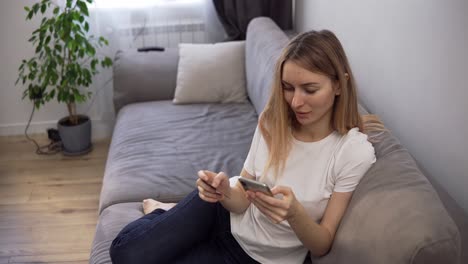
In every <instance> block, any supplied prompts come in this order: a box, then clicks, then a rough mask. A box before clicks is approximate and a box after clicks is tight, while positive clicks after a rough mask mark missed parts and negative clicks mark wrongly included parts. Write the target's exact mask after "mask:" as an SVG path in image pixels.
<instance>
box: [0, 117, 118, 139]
mask: <svg viewBox="0 0 468 264" xmlns="http://www.w3.org/2000/svg"><path fill="white" fill-rule="evenodd" d="M26 125H27V123H14V124H3V125H1V124H0V136H14V135H24V129H25V128H26ZM91 127H92V132H91V135H92V140H99V139H104V138H110V137H111V136H112V131H113V129H114V120H100V119H91ZM48 128H57V121H39V122H31V124H30V125H29V128H28V134H42V133H44V134H45V133H47V132H46V131H47V129H48Z"/></svg>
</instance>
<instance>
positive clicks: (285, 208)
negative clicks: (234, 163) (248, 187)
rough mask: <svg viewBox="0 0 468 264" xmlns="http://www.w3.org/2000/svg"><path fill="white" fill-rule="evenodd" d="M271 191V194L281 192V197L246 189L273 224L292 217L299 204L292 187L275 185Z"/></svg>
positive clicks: (250, 197) (253, 201)
mask: <svg viewBox="0 0 468 264" xmlns="http://www.w3.org/2000/svg"><path fill="white" fill-rule="evenodd" d="M271 192H272V193H273V195H277V194H282V195H283V197H282V198H281V199H280V198H276V197H271V196H268V195H266V194H263V193H261V192H252V191H247V196H248V199H249V200H250V201H251V202H252V203H253V204H254V205H255V206H256V207H257V208H258V209H259V210H260V211H261V212H262V213H263V214H264V215H266V216H267V217H268V218H270V220H271V221H273V223H275V224H279V223H281V222H282V221H284V220H289V219H290V218H292V217H294V216H295V214H296V212H297V210H298V208H299V206H300V205H301V204H300V203H299V201H298V200H297V199H296V196H295V195H294V192H293V191H292V189H291V188H289V187H286V186H275V187H273V188H272V189H271Z"/></svg>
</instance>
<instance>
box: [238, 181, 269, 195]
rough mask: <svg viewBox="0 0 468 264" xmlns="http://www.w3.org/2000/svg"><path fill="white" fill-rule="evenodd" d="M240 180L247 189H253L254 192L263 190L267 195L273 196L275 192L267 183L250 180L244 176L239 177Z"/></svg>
mask: <svg viewBox="0 0 468 264" xmlns="http://www.w3.org/2000/svg"><path fill="white" fill-rule="evenodd" d="M239 182H240V183H241V185H242V187H243V188H244V190H245V191H248V190H249V191H253V192H262V193H264V194H266V195H269V196H273V193H272V192H271V190H270V187H268V185H266V184H265V183H262V182H258V181H254V180H250V179H247V178H244V177H239Z"/></svg>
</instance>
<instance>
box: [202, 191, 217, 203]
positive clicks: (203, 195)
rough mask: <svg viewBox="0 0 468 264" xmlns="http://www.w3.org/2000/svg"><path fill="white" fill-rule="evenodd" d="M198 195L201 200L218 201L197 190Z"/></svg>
mask: <svg viewBox="0 0 468 264" xmlns="http://www.w3.org/2000/svg"><path fill="white" fill-rule="evenodd" d="M198 196H200V198H201V199H202V200H203V201H206V202H210V203H216V202H218V199H214V198H210V197H208V196H206V195H205V194H203V192H198Z"/></svg>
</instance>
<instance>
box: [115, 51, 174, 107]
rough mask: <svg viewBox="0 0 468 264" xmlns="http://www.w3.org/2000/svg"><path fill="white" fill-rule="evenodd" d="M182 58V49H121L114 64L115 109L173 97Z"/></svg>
mask: <svg viewBox="0 0 468 264" xmlns="http://www.w3.org/2000/svg"><path fill="white" fill-rule="evenodd" d="M178 60H179V50H178V48H167V49H165V51H161V52H137V51H136V50H126V51H118V52H117V54H116V56H115V60H114V66H113V70H114V109H115V112H116V113H118V111H119V110H120V109H121V108H122V107H124V106H125V105H127V104H130V103H137V102H146V101H155V100H171V99H173V98H174V92H175V87H176V81H177V65H178Z"/></svg>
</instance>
